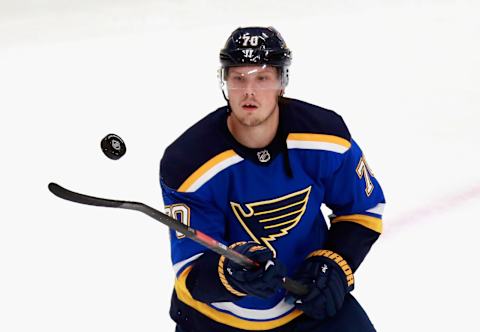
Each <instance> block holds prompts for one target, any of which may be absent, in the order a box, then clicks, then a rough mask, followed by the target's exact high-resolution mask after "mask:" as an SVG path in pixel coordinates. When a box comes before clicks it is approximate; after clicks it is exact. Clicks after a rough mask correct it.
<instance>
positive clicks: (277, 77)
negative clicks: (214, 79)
mask: <svg viewBox="0 0 480 332" xmlns="http://www.w3.org/2000/svg"><path fill="white" fill-rule="evenodd" d="M220 77H221V80H222V82H221V83H222V86H223V87H224V88H226V89H227V90H248V89H251V90H278V89H281V88H282V85H283V84H282V77H281V74H280V71H279V70H278V69H277V68H274V67H271V66H267V65H263V66H242V67H229V68H222V69H221V73H220Z"/></svg>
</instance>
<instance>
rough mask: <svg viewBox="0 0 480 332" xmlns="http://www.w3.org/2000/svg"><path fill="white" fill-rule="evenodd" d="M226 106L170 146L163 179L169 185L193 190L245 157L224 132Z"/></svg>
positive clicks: (162, 173)
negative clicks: (241, 156) (239, 154)
mask: <svg viewBox="0 0 480 332" xmlns="http://www.w3.org/2000/svg"><path fill="white" fill-rule="evenodd" d="M225 119H226V110H225V108H220V109H218V110H216V111H215V112H213V113H210V114H209V115H207V116H206V117H204V118H203V119H202V120H200V121H199V122H197V123H196V124H194V125H193V126H192V127H190V128H189V129H187V131H185V132H184V133H183V134H182V135H181V136H180V137H179V138H177V139H176V140H175V141H174V142H173V143H172V144H171V145H170V146H168V147H167V149H166V150H165V153H164V155H163V157H162V160H161V162H160V178H161V179H162V180H163V182H164V183H165V184H166V185H167V186H168V187H170V188H172V189H175V190H178V191H181V192H191V191H195V190H196V189H198V188H199V187H200V186H201V185H202V184H204V183H205V182H207V181H208V180H209V179H210V178H212V177H213V176H215V174H217V173H218V172H220V171H221V170H223V169H225V168H227V167H228V166H230V165H233V164H235V163H237V162H239V161H241V160H242V158H240V157H239V156H238V155H237V154H236V153H235V152H234V151H233V150H232V148H231V147H230V146H229V144H228V141H227V140H226V139H225V135H224V134H223V126H225V125H226V124H224V123H223V122H224V121H225Z"/></svg>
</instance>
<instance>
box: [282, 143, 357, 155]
mask: <svg viewBox="0 0 480 332" xmlns="http://www.w3.org/2000/svg"><path fill="white" fill-rule="evenodd" d="M287 146H288V148H289V149H307V150H325V151H332V152H337V153H345V151H347V150H348V149H349V148H348V147H346V146H343V145H340V144H336V143H329V142H315V141H298V140H287Z"/></svg>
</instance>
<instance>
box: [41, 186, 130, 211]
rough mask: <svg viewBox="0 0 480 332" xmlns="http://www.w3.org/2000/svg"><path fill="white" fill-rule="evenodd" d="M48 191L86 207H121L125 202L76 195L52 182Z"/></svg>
mask: <svg viewBox="0 0 480 332" xmlns="http://www.w3.org/2000/svg"><path fill="white" fill-rule="evenodd" d="M48 190H50V192H51V193H52V194H54V195H55V196H57V197H60V198H62V199H65V200H67V201H71V202H75V203H79V204H85V205H94V206H103V207H120V206H121V205H123V204H124V203H126V202H125V201H117V200H113V199H105V198H98V197H93V196H88V195H83V194H79V193H76V192H74V191H71V190H68V189H66V188H64V187H62V186H60V185H58V184H56V183H53V182H50V183H49V184H48Z"/></svg>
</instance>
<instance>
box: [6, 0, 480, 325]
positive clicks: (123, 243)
mask: <svg viewBox="0 0 480 332" xmlns="http://www.w3.org/2000/svg"><path fill="white" fill-rule="evenodd" d="M479 10H480V6H479V5H478V3H477V2H474V1H453V0H451V1H447V0H444V1H388V5H387V4H385V1H374V0H369V1H362V2H361V3H360V2H355V1H335V2H333V1H331V2H326V1H296V2H293V1H288V2H287V1H285V2H282V1H271V0H264V1H262V2H258V1H251V0H248V1H241V2H238V1H236V2H235V5H233V4H232V3H229V2H226V1H207V0H205V1H193V0H184V1H147V0H136V1H133V0H123V1H106V0H104V1H69V2H68V5H67V3H66V2H64V1H59V0H57V1H48V0H45V1H42V2H38V1H22V2H18V1H2V2H1V3H0V111H1V120H0V142H1V150H0V151H1V163H0V193H1V199H2V204H1V208H0V211H1V212H0V213H1V215H0V216H1V217H0V222H1V224H0V225H1V229H0V269H1V272H0V312H1V318H0V330H1V331H8V332H17V331H47V330H48V331H51V332H54V331H70V332H75V331H167V330H170V331H171V330H173V326H174V325H173V323H172V322H171V321H170V319H169V317H168V307H169V301H170V295H171V291H172V285H173V271H172V268H171V266H170V259H169V246H168V236H167V230H166V229H165V227H164V226H162V225H160V224H158V223H156V222H155V221H154V220H153V219H149V218H148V217H146V216H144V215H142V214H140V213H138V212H134V211H124V210H114V209H106V208H96V207H85V206H80V205H77V204H73V203H69V202H65V201H61V200H60V199H58V198H56V197H54V196H53V195H51V194H50V193H49V192H48V191H47V184H48V183H49V182H50V181H57V182H58V183H60V184H62V185H65V186H66V187H67V188H70V189H72V190H77V191H80V192H83V193H86V194H92V195H97V196H101V197H107V198H108V197H110V198H116V199H126V200H137V201H142V202H144V203H146V204H149V205H152V206H153V207H156V208H159V209H161V208H162V200H161V193H160V188H159V185H158V163H159V159H160V157H161V155H162V153H163V150H164V149H165V147H166V146H167V144H168V143H169V142H171V141H172V140H173V139H175V138H176V137H177V136H178V135H179V134H181V133H182V132H183V131H184V130H185V129H187V128H188V127H189V126H190V125H192V124H193V123H194V122H195V121H197V120H198V119H200V118H201V117H202V116H203V115H205V114H207V113H208V112H210V111H212V110H214V109H215V108H216V107H218V106H222V105H223V99H222V96H221V94H220V91H219V89H218V85H217V80H216V69H217V67H218V58H217V57H218V51H219V49H220V48H221V47H222V46H223V43H224V41H225V39H226V37H227V36H228V34H229V33H230V32H231V31H232V30H234V29H235V28H236V27H238V26H247V25H272V26H274V27H276V28H277V29H278V30H279V31H281V33H282V34H283V36H284V38H285V39H286V41H287V44H288V46H289V47H290V48H291V49H292V51H293V57H294V59H293V65H292V67H291V80H290V86H289V87H288V89H287V95H288V96H290V97H295V98H300V99H304V100H306V101H309V102H312V103H315V104H318V105H321V106H324V107H327V108H331V109H334V110H336V111H337V112H339V113H340V114H342V116H343V117H344V119H345V120H346V122H347V123H348V125H349V128H350V130H351V132H352V134H353V136H354V137H355V138H356V140H357V141H358V142H359V144H360V145H361V146H362V148H363V150H364V152H365V155H366V157H367V159H368V161H369V164H370V165H371V166H372V167H373V169H374V171H375V173H376V175H377V177H378V178H379V179H380V181H381V183H382V185H383V188H384V191H385V194H386V196H387V200H388V205H387V209H386V214H385V232H384V234H383V236H382V238H381V239H380V240H379V242H378V243H377V244H376V245H375V246H374V248H373V250H372V251H371V253H370V255H369V256H368V257H367V259H366V261H365V262H364V264H363V265H362V266H361V268H360V269H359V271H358V273H357V275H356V282H357V284H356V290H355V295H356V297H357V298H358V299H359V301H360V302H361V303H362V304H363V306H364V307H365V309H366V310H367V312H368V313H369V315H370V317H371V319H372V320H373V322H374V324H375V326H376V327H377V329H378V330H379V331H388V332H392V331H452V330H455V331H474V330H478V327H477V325H478V324H477V319H476V317H475V315H476V314H477V313H476V311H477V310H476V308H474V306H473V305H472V303H473V304H474V303H476V302H475V301H476V300H477V298H478V296H479V295H480V294H479V291H478V287H477V285H476V284H477V280H476V276H477V275H478V273H479V272H480V269H479V267H478V259H477V255H478V253H479V252H480V250H479V244H478V242H479V241H478V233H477V232H478V230H479V229H480V227H479V226H478V225H479V221H478V215H480V204H479V203H480V175H479V172H478V168H479V166H478V165H479V161H480V158H479V156H478V147H477V130H478V126H479V124H480V121H479V120H480V116H479V114H478V111H479V106H480V45H479V40H480V21H479V20H478V13H479ZM110 132H113V133H116V134H118V135H120V136H121V137H122V138H123V139H124V140H125V142H126V144H127V153H126V155H125V156H124V157H123V158H122V159H120V160H118V161H112V160H109V159H107V158H106V157H105V156H104V155H103V153H102V152H101V150H100V140H101V138H102V137H104V136H105V135H106V134H108V133H110ZM475 151H477V152H475Z"/></svg>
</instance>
